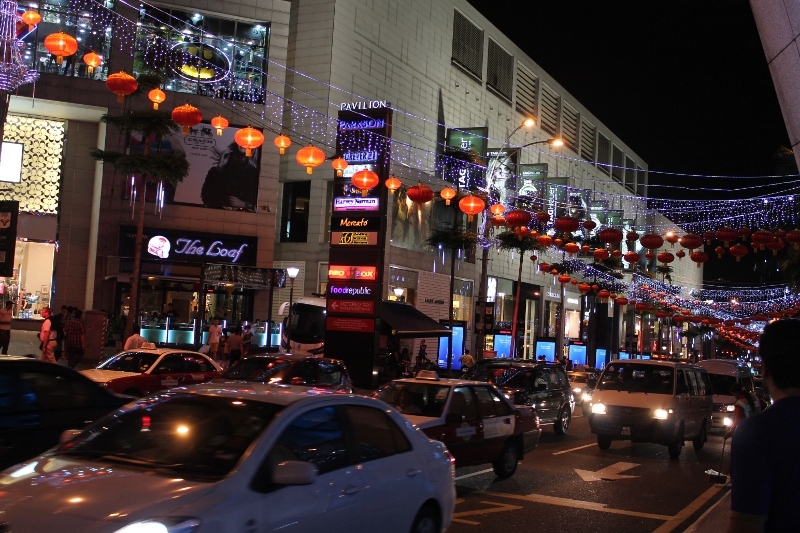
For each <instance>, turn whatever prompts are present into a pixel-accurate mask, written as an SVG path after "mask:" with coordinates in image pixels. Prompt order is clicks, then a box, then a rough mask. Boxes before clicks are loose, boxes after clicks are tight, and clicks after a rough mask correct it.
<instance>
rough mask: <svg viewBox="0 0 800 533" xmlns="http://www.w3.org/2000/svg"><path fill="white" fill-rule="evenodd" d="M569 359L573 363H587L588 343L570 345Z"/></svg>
mask: <svg viewBox="0 0 800 533" xmlns="http://www.w3.org/2000/svg"><path fill="white" fill-rule="evenodd" d="M569 360H570V361H572V364H573V365H585V364H586V345H585V344H571V345H570V346H569Z"/></svg>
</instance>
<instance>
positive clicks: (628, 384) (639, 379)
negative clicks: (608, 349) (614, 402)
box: [597, 362, 675, 394]
mask: <svg viewBox="0 0 800 533" xmlns="http://www.w3.org/2000/svg"><path fill="white" fill-rule="evenodd" d="M674 381H675V370H674V369H673V368H671V367H668V366H662V365H648V364H635V363H625V362H613V363H610V364H609V365H608V366H606V369H605V371H604V372H603V375H602V376H601V377H600V382H599V383H598V384H597V388H598V390H618V391H627V392H648V393H654V394H672V390H673V388H674Z"/></svg>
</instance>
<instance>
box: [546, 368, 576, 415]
mask: <svg viewBox="0 0 800 533" xmlns="http://www.w3.org/2000/svg"><path fill="white" fill-rule="evenodd" d="M551 372H552V376H553V377H554V378H555V379H551V380H550V386H549V387H548V388H549V391H550V397H551V399H552V402H553V404H552V405H553V409H554V410H555V412H556V416H558V412H559V411H560V410H561V408H562V407H564V408H566V407H567V406H568V407H569V409H570V411H572V408H573V405H574V404H573V403H572V389H571V388H570V386H569V378H567V372H566V371H565V370H564V369H563V368H552V369H551Z"/></svg>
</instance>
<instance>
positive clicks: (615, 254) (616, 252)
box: [611, 250, 622, 261]
mask: <svg viewBox="0 0 800 533" xmlns="http://www.w3.org/2000/svg"><path fill="white" fill-rule="evenodd" d="M611 257H613V258H614V260H615V261H617V260H619V258H620V257H622V252H620V251H619V250H612V251H611Z"/></svg>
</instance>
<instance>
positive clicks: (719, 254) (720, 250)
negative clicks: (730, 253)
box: [714, 246, 727, 259]
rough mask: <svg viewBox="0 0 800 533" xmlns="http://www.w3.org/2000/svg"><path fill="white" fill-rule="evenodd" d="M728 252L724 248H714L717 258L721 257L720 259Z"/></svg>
mask: <svg viewBox="0 0 800 533" xmlns="http://www.w3.org/2000/svg"><path fill="white" fill-rule="evenodd" d="M726 251H727V249H726V248H725V247H724V246H717V247H716V248H714V252H715V253H716V254H717V257H719V258H720V259H722V256H723V255H725V252H726Z"/></svg>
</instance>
